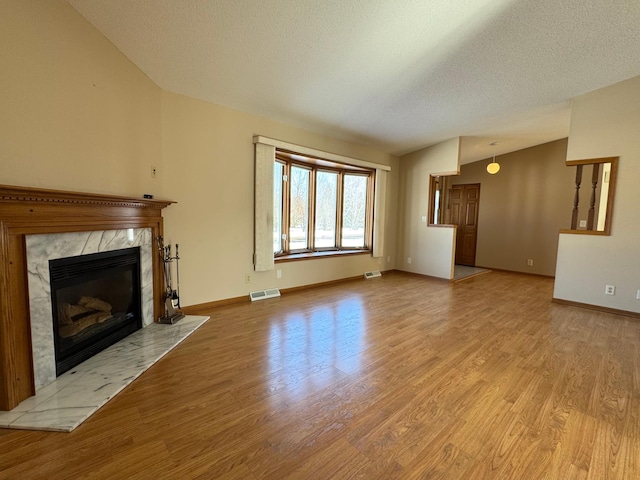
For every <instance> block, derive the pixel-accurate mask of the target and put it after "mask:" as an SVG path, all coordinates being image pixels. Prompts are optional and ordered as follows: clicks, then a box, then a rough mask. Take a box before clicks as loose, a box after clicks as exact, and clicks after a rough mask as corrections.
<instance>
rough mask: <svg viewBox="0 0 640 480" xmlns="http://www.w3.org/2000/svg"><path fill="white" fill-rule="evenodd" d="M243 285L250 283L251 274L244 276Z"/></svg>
mask: <svg viewBox="0 0 640 480" xmlns="http://www.w3.org/2000/svg"><path fill="white" fill-rule="evenodd" d="M244 283H251V274H250V273H247V274H246V275H245V276H244Z"/></svg>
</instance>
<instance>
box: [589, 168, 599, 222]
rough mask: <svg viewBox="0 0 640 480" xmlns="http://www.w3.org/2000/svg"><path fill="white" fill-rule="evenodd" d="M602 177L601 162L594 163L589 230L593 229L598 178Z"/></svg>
mask: <svg viewBox="0 0 640 480" xmlns="http://www.w3.org/2000/svg"><path fill="white" fill-rule="evenodd" d="M599 178H600V164H599V163H594V164H593V172H592V173H591V200H590V201H589V214H588V216H587V230H593V229H594V228H593V217H594V215H595V213H596V209H595V205H596V188H597V187H598V179H599Z"/></svg>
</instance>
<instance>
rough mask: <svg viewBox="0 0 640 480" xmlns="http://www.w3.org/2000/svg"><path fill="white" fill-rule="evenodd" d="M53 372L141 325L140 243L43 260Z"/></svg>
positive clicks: (64, 370) (80, 360)
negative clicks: (47, 275) (47, 272)
mask: <svg viewBox="0 0 640 480" xmlns="http://www.w3.org/2000/svg"><path fill="white" fill-rule="evenodd" d="M49 269H50V276H51V304H52V314H53V329H54V346H55V356H56V375H57V376H60V375H62V374H63V373H64V372H66V371H67V370H69V369H71V368H73V367H75V366H76V365H78V364H79V363H81V362H83V361H85V360H87V359H88V358H90V357H92V356H93V355H95V354H97V353H98V352H100V351H102V350H104V349H105V348H107V347H109V346H111V345H113V344H114V343H116V342H118V341H119V340H121V339H123V338H124V337H126V336H128V335H130V334H131V333H133V332H135V331H136V330H138V329H140V328H142V306H141V303H142V302H141V292H140V290H141V288H140V247H134V248H127V249H122V250H115V251H110V252H103V253H94V254H89V255H80V256H77V257H68V258H61V259H56V260H50V261H49Z"/></svg>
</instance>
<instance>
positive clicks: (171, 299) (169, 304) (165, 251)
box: [158, 236, 184, 324]
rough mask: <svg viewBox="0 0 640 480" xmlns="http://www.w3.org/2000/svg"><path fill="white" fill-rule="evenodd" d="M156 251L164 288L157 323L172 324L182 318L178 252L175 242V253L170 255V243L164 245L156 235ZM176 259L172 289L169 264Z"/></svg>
mask: <svg viewBox="0 0 640 480" xmlns="http://www.w3.org/2000/svg"><path fill="white" fill-rule="evenodd" d="M158 252H159V254H160V260H161V261H162V264H163V272H164V279H165V283H166V289H165V292H164V315H163V316H162V317H160V318H159V319H158V322H159V323H167V324H174V323H176V322H177V321H178V320H180V319H182V318H184V314H183V313H182V311H181V310H180V270H179V267H178V262H179V260H180V254H179V253H178V244H177V243H176V255H175V256H174V257H172V256H171V245H165V244H164V239H163V238H162V237H161V236H158ZM174 260H175V261H176V287H177V288H176V289H175V290H174V289H173V284H172V282H173V280H172V277H171V264H172V263H173V261H174Z"/></svg>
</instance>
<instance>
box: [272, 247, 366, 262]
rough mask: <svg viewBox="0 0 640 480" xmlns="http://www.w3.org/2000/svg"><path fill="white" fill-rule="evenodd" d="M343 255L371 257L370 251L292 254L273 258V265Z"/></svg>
mask: <svg viewBox="0 0 640 480" xmlns="http://www.w3.org/2000/svg"><path fill="white" fill-rule="evenodd" d="M345 255H371V250H337V251H336V250H331V251H326V252H308V253H293V254H291V255H282V256H280V257H275V258H274V261H275V263H284V262H297V261H299V260H313V259H317V258H327V257H342V256H345Z"/></svg>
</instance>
